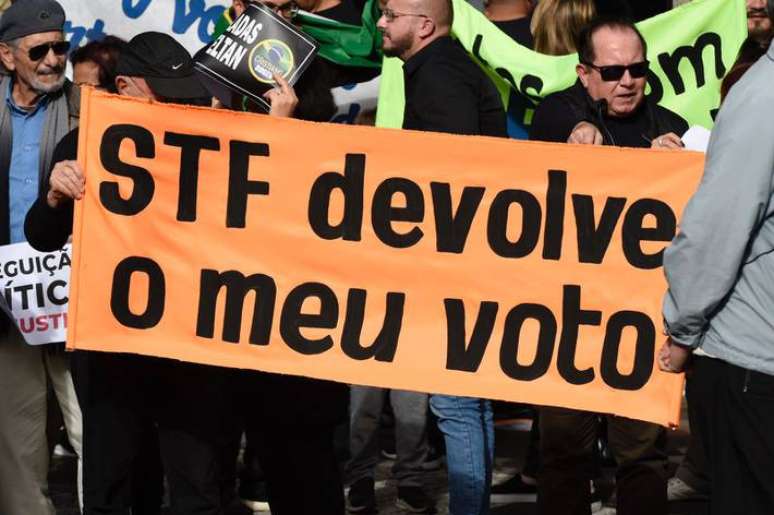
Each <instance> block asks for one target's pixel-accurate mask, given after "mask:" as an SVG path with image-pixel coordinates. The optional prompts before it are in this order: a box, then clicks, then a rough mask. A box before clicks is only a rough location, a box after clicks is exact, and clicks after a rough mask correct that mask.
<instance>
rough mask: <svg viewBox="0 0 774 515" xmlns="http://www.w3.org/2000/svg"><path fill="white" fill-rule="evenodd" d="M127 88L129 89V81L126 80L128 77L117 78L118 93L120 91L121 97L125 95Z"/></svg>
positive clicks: (120, 76)
mask: <svg viewBox="0 0 774 515" xmlns="http://www.w3.org/2000/svg"><path fill="white" fill-rule="evenodd" d="M127 87H129V81H128V80H126V77H124V76H123V75H119V76H118V77H116V91H118V94H119V95H123V94H124V90H125V89H126V88H127Z"/></svg>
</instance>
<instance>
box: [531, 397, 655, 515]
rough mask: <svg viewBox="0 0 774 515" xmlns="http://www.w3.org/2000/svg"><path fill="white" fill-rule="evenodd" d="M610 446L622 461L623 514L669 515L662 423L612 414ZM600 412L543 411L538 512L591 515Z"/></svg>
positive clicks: (619, 476)
mask: <svg viewBox="0 0 774 515" xmlns="http://www.w3.org/2000/svg"><path fill="white" fill-rule="evenodd" d="M607 422H608V444H609V446H610V449H611V451H612V452H613V455H614V457H615V459H616V462H617V463H618V469H617V471H616V488H617V494H618V506H617V512H618V514H619V515H666V514H667V495H666V477H667V473H666V472H667V471H666V464H667V455H666V451H665V444H666V432H665V430H664V428H663V427H660V426H657V425H655V424H650V423H647V422H641V421H638V420H632V419H628V418H623V417H613V416H608V417H607ZM598 426H599V415H597V414H595V413H588V412H584V411H575V410H568V409H561V408H542V409H541V410H540V451H541V453H540V457H541V460H542V463H541V470H540V474H539V476H538V477H539V478H538V513H540V514H541V515H589V514H590V513H591V489H590V485H589V482H590V480H591V479H592V477H593V472H594V469H595V466H594V454H593V452H594V444H595V443H596V441H597V433H598V429H599V427H598Z"/></svg>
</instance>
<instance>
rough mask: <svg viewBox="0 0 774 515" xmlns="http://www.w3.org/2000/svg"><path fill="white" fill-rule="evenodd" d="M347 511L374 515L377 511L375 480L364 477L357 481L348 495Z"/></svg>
mask: <svg viewBox="0 0 774 515" xmlns="http://www.w3.org/2000/svg"><path fill="white" fill-rule="evenodd" d="M347 509H348V510H349V511H350V512H352V513H373V512H375V511H376V494H375V493H374V480H373V479H372V478H370V477H364V478H363V479H359V480H357V481H355V482H354V483H353V484H352V486H351V487H350V489H349V494H348V495H347Z"/></svg>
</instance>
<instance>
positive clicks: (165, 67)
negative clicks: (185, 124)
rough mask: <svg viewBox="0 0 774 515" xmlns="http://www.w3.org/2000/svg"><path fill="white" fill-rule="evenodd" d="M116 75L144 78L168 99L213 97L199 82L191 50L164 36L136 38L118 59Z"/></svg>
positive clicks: (150, 35)
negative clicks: (189, 51)
mask: <svg viewBox="0 0 774 515" xmlns="http://www.w3.org/2000/svg"><path fill="white" fill-rule="evenodd" d="M116 74H117V75H126V76H128V77H141V78H143V79H145V81H146V82H147V83H148V86H150V88H151V90H152V91H153V92H154V93H155V94H156V95H158V96H160V97H164V98H170V99H194V98H204V97H209V96H210V94H209V93H208V92H207V90H206V89H205V88H204V86H202V85H201V84H200V83H199V80H198V79H197V78H196V74H195V73H194V66H193V59H191V54H189V53H188V50H186V49H185V48H184V47H183V45H181V44H180V43H178V42H177V41H175V39H174V38H173V37H172V36H170V35H168V34H163V33H161V32H143V33H142V34H138V35H136V36H135V37H133V38H132V39H131V40H130V41H129V43H127V45H126V47H125V48H124V49H123V51H122V52H121V55H120V56H119V58H118V65H117V67H116Z"/></svg>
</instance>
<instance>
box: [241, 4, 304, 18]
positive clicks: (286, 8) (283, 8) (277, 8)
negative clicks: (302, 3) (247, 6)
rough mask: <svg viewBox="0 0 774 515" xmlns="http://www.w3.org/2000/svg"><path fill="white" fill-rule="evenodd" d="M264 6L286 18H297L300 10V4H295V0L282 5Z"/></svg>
mask: <svg viewBox="0 0 774 515" xmlns="http://www.w3.org/2000/svg"><path fill="white" fill-rule="evenodd" d="M248 3H251V4H254V5H258V4H261V3H262V2H259V1H253V0H251V1H249V2H248ZM263 5H264V6H266V7H268V8H269V9H271V10H272V11H274V12H275V13H277V14H280V15H282V16H283V17H285V18H295V17H296V14H298V10H299V7H298V4H297V3H296V2H295V0H289V1H287V2H284V3H282V4H272V3H264V4H263Z"/></svg>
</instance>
